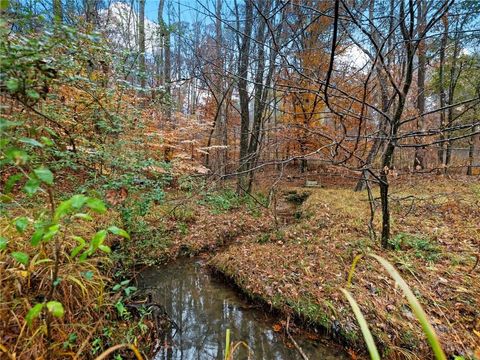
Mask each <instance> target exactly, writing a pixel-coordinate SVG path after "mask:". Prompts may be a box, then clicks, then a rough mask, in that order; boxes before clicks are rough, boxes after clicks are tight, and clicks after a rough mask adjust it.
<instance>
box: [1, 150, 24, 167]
mask: <svg viewBox="0 0 480 360" xmlns="http://www.w3.org/2000/svg"><path fill="white" fill-rule="evenodd" d="M5 155H6V156H7V159H8V160H9V161H11V162H12V163H13V164H15V165H23V164H26V163H27V161H28V158H29V156H28V154H27V152H26V151H23V150H21V149H17V148H10V149H7V150H6V151H5Z"/></svg>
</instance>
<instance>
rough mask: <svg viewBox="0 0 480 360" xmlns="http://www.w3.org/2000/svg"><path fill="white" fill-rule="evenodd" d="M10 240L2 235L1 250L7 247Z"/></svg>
mask: <svg viewBox="0 0 480 360" xmlns="http://www.w3.org/2000/svg"><path fill="white" fill-rule="evenodd" d="M7 245H8V240H7V239H5V238H4V237H3V236H0V251H3V250H5V249H6V248H7Z"/></svg>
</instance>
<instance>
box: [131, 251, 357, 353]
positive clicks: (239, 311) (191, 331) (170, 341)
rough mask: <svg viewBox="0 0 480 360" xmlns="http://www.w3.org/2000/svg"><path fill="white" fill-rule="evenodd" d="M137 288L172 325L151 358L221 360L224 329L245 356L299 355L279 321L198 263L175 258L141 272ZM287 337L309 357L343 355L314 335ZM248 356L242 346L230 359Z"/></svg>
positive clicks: (297, 334) (341, 351) (192, 260)
mask: <svg viewBox="0 0 480 360" xmlns="http://www.w3.org/2000/svg"><path fill="white" fill-rule="evenodd" d="M138 287H139V289H141V290H142V291H143V292H148V293H150V294H151V300H152V302H154V303H156V304H159V305H161V306H162V307H163V308H164V309H165V311H166V313H167V314H168V315H169V317H170V318H171V319H172V320H173V322H174V323H175V325H176V326H173V327H172V328H171V329H170V330H168V331H167V334H166V336H165V338H164V339H163V340H162V341H160V343H159V346H158V349H157V351H156V355H155V357H154V359H156V360H164V359H165V360H166V359H168V360H173V359H182V360H189V359H202V360H203V359H223V358H224V351H225V333H226V330H227V329H230V331H231V340H232V341H233V342H238V341H243V342H244V343H245V344H248V346H249V348H250V359H278V360H283V359H285V360H287V359H288V360H290V359H292V360H296V359H302V356H301V355H300V353H299V352H298V351H297V349H295V347H294V346H293V344H292V343H291V341H289V339H288V338H286V337H285V336H284V335H283V334H282V330H281V328H280V326H279V325H277V323H278V322H279V321H280V319H275V317H274V316H272V315H271V314H269V313H268V312H266V311H265V309H262V308H261V307H258V306H255V304H252V303H251V302H249V301H247V300H246V299H245V298H244V297H243V296H242V295H241V294H239V293H238V292H237V290H235V289H234V288H232V287H230V286H228V284H226V283H225V281H224V279H220V278H219V277H217V276H215V275H212V274H211V273H210V272H209V271H208V269H207V268H206V267H205V265H204V264H203V262H202V261H199V260H195V259H180V260H177V261H176V262H174V263H172V264H169V265H168V266H164V267H155V268H148V269H146V270H143V271H142V272H141V273H140V275H139V276H138ZM279 328H280V329H279ZM274 330H279V331H278V332H276V331H274ZM293 336H294V338H295V341H296V342H297V343H298V344H299V345H300V347H301V348H302V349H303V351H304V352H305V354H306V355H307V356H308V357H309V359H311V360H313V359H325V360H329V359H348V356H347V355H346V354H345V352H344V351H343V350H342V349H341V348H340V347H338V346H336V345H333V344H331V343H329V342H328V340H327V339H324V338H319V337H318V336H317V335H316V334H315V336H312V334H308V333H304V332H299V333H296V334H294V335H293ZM248 355H249V351H248V350H247V349H246V347H245V346H239V348H238V350H237V351H236V352H235V357H234V358H235V359H247V358H249V357H248Z"/></svg>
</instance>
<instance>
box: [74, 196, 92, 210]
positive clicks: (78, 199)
mask: <svg viewBox="0 0 480 360" xmlns="http://www.w3.org/2000/svg"><path fill="white" fill-rule="evenodd" d="M70 200H71V202H72V207H73V208H74V209H77V210H78V209H80V208H81V207H82V206H83V205H84V204H85V203H86V202H87V200H88V198H87V197H86V196H85V195H81V194H77V195H73V196H72V197H71V198H70Z"/></svg>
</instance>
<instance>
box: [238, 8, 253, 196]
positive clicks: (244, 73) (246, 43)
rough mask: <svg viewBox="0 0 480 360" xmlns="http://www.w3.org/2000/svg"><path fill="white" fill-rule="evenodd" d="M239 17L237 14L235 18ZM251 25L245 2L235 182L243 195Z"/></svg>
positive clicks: (250, 14) (249, 11)
mask: <svg viewBox="0 0 480 360" xmlns="http://www.w3.org/2000/svg"><path fill="white" fill-rule="evenodd" d="M238 16H239V14H238V12H237V17H238ZM252 25H253V4H252V2H251V0H245V27H244V29H243V36H242V46H241V49H240V57H239V64H238V77H239V79H238V95H239V98H240V158H239V163H240V166H239V173H240V174H239V175H238V180H237V192H238V193H239V194H244V193H245V192H246V191H247V186H248V183H247V174H246V173H245V171H247V166H248V159H247V156H248V136H249V127H250V114H249V96H248V89H247V85H248V83H247V77H248V65H249V58H250V36H251V33H252Z"/></svg>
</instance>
